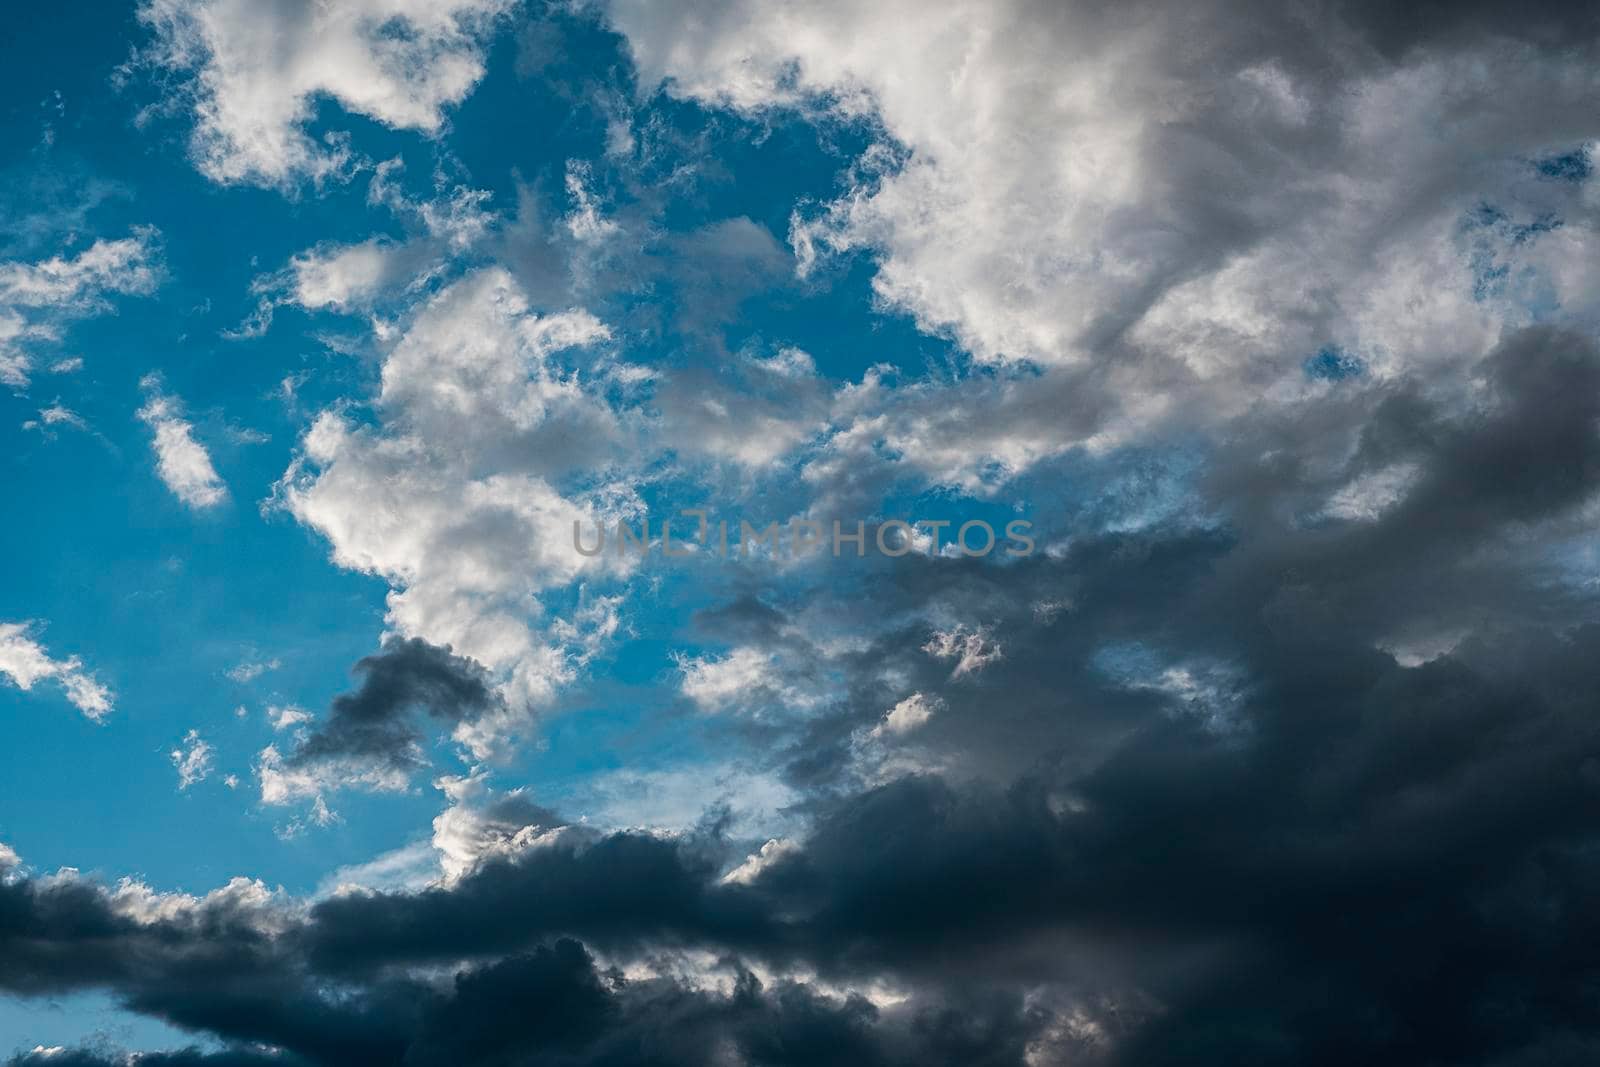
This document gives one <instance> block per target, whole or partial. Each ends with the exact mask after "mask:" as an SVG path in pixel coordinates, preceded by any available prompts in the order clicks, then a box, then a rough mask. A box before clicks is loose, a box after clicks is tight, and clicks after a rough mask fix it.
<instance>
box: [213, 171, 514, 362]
mask: <svg viewBox="0 0 1600 1067" xmlns="http://www.w3.org/2000/svg"><path fill="white" fill-rule="evenodd" d="M401 166H402V164H401V161H400V160H399V159H391V160H388V161H387V162H384V163H380V164H379V165H378V167H377V173H376V174H375V175H374V177H373V179H372V183H371V185H370V187H369V188H368V191H367V202H368V203H369V204H371V205H373V206H382V207H385V208H387V209H388V210H389V211H390V213H391V214H393V215H394V216H395V217H396V218H397V219H398V220H400V221H401V223H402V224H403V225H404V226H405V227H406V229H407V231H408V234H407V236H406V238H405V239H403V240H395V239H392V238H389V237H372V238H369V239H367V240H365V241H360V242H358V243H356V244H332V243H324V244H319V245H317V246H315V247H313V248H308V249H305V250H304V251H302V252H298V253H296V254H295V255H293V256H291V257H290V259H289V262H288V264H287V265H286V266H285V267H284V268H283V269H282V270H278V271H274V272H271V273H269V274H264V275H261V276H260V277H258V278H256V280H255V281H254V282H253V283H252V285H251V289H252V291H253V292H255V294H256V295H257V296H258V298H259V302H258V304H257V306H256V310H255V312H254V313H253V314H252V315H251V316H250V318H249V319H247V320H246V321H245V322H244V324H243V325H242V326H241V327H240V328H239V329H238V330H237V331H234V332H233V333H232V334H230V336H235V337H251V336H256V335H258V334H261V333H264V332H265V331H266V329H267V328H268V327H269V326H270V325H271V324H272V317H273V312H274V311H275V310H276V309H277V308H279V307H281V306H284V305H286V304H292V305H296V306H298V307H302V308H304V309H306V310H307V311H324V310H326V311H333V312H337V313H340V314H348V313H356V312H366V313H370V311H371V310H372V308H373V306H374V305H375V304H377V303H378V301H379V300H381V299H382V298H383V297H385V296H388V295H392V294H400V293H412V292H414V291H416V290H417V289H418V288H420V287H421V286H423V285H424V284H425V283H427V282H428V281H430V280H431V279H433V278H435V277H436V276H437V275H438V274H439V273H440V271H441V270H442V269H443V268H444V266H445V265H446V264H447V263H449V262H450V261H451V260H452V259H453V258H454V257H457V256H459V255H461V254H462V253H464V252H467V251H469V250H471V249H472V248H473V247H474V246H475V245H477V244H478V242H479V241H481V240H482V238H483V237H484V236H485V235H486V234H488V233H489V232H490V231H491V230H492V229H493V227H494V225H495V222H496V218H495V216H494V214H493V213H492V212H490V211H488V210H487V209H486V208H485V207H484V205H485V203H486V202H487V201H488V199H489V197H490V194H489V193H488V192H487V191H485V190H481V189H469V188H467V187H465V186H457V187H456V188H455V189H454V190H453V191H451V192H450V193H448V194H446V193H443V192H441V193H440V195H438V196H437V197H434V198H433V199H421V200H418V199H413V198H411V197H408V196H406V195H405V193H404V191H403V190H402V189H401V188H400V186H399V183H398V182H397V181H396V179H395V176H396V174H398V172H399V171H400V170H401Z"/></svg>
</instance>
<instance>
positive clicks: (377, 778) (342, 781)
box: [255, 745, 411, 826]
mask: <svg viewBox="0 0 1600 1067" xmlns="http://www.w3.org/2000/svg"><path fill="white" fill-rule="evenodd" d="M255 772H256V779H257V781H259V782H260V783H261V803H263V804H266V805H269V806H274V807H276V806H281V805H285V804H293V803H295V802H297V801H301V800H309V801H311V812H312V815H311V818H312V821H313V822H315V823H316V824H317V825H319V826H327V825H329V824H330V823H332V822H333V821H334V819H335V816H334V814H333V812H332V811H331V810H330V809H329V808H328V805H327V800H326V797H327V794H328V793H331V792H334V791H336V790H339V789H345V788H355V789H365V790H367V791H369V792H374V793H403V792H405V791H406V789H407V788H409V787H410V784H411V780H410V777H409V776H408V775H407V774H406V772H405V771H404V770H402V769H397V768H394V767H387V766H381V765H378V764H374V763H372V762H371V761H369V760H357V759H346V760H331V759H330V760H319V761H317V762H315V763H311V764H307V765H305V766H297V765H294V764H292V763H290V762H288V761H287V760H285V759H284V758H283V753H281V752H279V751H278V748H277V746H276V745H268V746H267V747H266V748H264V749H262V750H261V751H260V753H259V754H258V755H257V756H256V765H255Z"/></svg>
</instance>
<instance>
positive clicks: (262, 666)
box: [228, 658, 282, 685]
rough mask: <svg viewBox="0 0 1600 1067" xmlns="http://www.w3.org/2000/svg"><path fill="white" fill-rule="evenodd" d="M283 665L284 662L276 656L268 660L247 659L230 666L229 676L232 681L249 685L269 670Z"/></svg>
mask: <svg viewBox="0 0 1600 1067" xmlns="http://www.w3.org/2000/svg"><path fill="white" fill-rule="evenodd" d="M281 665H282V664H281V663H280V662H279V661H278V660H277V659H275V658H274V659H268V660H248V659H247V660H244V661H242V662H240V663H238V664H237V665H235V666H233V667H230V668H228V678H229V679H230V680H232V681H235V682H238V683H239V684H240V685H247V684H249V683H250V682H253V681H255V680H256V679H257V678H259V677H261V676H262V675H263V674H265V673H267V672H268V671H275V670H277V669H278V668H279V667H280V666H281Z"/></svg>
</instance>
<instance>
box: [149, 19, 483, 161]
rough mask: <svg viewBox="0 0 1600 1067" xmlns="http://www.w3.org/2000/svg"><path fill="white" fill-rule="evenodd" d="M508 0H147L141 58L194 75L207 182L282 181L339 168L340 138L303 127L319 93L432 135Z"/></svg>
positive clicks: (476, 72)
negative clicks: (270, 0) (307, 0)
mask: <svg viewBox="0 0 1600 1067" xmlns="http://www.w3.org/2000/svg"><path fill="white" fill-rule="evenodd" d="M512 6H513V4H512V0H430V2H427V3H421V2H418V0H351V2H344V3H316V4H310V5H299V4H296V5H287V6H285V5H278V4H262V3H257V2H255V0H148V2H147V3H145V4H144V5H143V6H142V7H141V8H140V9H139V18H140V20H141V21H142V22H144V23H145V24H146V25H147V26H148V27H149V28H150V29H151V30H152V32H153V33H154V35H155V44H154V48H153V50H152V53H151V58H152V59H153V60H154V61H155V62H157V63H159V64H161V65H163V66H166V67H169V68H171V69H174V70H178V71H182V72H190V73H192V74H193V80H192V82H191V83H190V85H189V87H188V91H189V94H190V102H191V104H192V107H193V109H194V117H195V130H194V136H193V139H192V141H191V145H190V148H191V152H192V154H193V157H194V160H195V163H196V165H197V166H198V167H199V168H200V170H201V172H202V173H203V174H205V175H206V176H207V177H208V178H210V179H212V180H213V181H217V182H224V183H233V182H246V183H252V184H260V185H277V186H286V185H290V184H293V183H294V182H296V181H298V180H300V179H302V178H306V177H309V178H311V179H313V180H317V181H320V180H323V179H325V178H328V177H330V176H334V175H337V174H339V173H341V172H343V171H345V170H347V169H348V167H349V165H350V162H351V160H350V157H349V151H348V149H347V148H346V147H345V145H344V142H343V140H342V139H341V138H337V137H333V138H325V139H324V140H323V141H322V142H321V143H318V142H316V141H313V140H312V139H311V138H310V137H309V136H308V135H307V134H306V132H305V127H306V125H307V124H308V123H309V122H310V121H311V120H312V119H313V118H314V116H315V113H316V105H317V102H318V100H319V99H320V98H323V97H327V98H331V99H333V100H336V101H337V102H338V103H339V105H340V106H342V107H343V108H344V109H345V110H347V111H349V112H351V113H353V114H357V115H364V116H366V117H368V118H371V119H374V120H376V121H378V122H381V123H383V124H384V125H387V126H390V127H393V128H396V129H406V130H418V131H420V132H422V133H425V134H434V133H437V132H438V131H439V130H440V129H441V127H442V126H443V125H444V122H445V113H446V111H447V110H448V109H449V108H450V107H452V106H454V105H456V104H459V103H460V102H461V101H462V100H464V99H465V98H466V97H467V94H468V93H470V92H471V91H472V88H473V86H475V85H476V84H477V82H478V80H479V79H480V78H482V77H483V71H484V65H483V51H484V42H485V39H486V37H487V36H488V33H489V31H490V30H491V29H492V27H493V25H494V23H495V20H496V19H497V18H498V17H499V16H500V15H501V14H503V13H505V12H506V11H508V10H510V8H511V7H512Z"/></svg>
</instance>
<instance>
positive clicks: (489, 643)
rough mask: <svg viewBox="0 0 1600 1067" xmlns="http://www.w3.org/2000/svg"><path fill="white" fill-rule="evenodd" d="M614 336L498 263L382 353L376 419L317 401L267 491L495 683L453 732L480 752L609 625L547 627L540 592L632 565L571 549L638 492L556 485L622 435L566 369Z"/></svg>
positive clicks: (406, 620)
mask: <svg viewBox="0 0 1600 1067" xmlns="http://www.w3.org/2000/svg"><path fill="white" fill-rule="evenodd" d="M607 336H608V334H607V331H606V329H605V327H604V326H603V325H601V324H600V323H599V322H598V321H596V320H595V319H594V318H593V317H592V316H590V315H587V314H585V313H583V312H580V311H573V312H564V313H560V314H556V315H550V316H543V317H541V316H538V315H535V314H534V313H532V312H531V311H530V310H529V309H528V305H527V302H526V299H525V297H524V296H523V295H522V293H521V292H520V290H519V289H518V287H517V285H516V283H515V282H514V281H513V280H512V279H511V277H510V276H509V275H508V274H507V273H506V272H504V271H503V270H499V269H495V268H491V269H488V270H484V271H481V272H478V273H475V274H472V275H469V276H467V277H466V278H464V279H462V280H460V281H458V282H456V283H454V284H452V285H450V286H449V287H447V288H445V289H444V290H443V291H441V292H440V293H438V294H437V295H436V296H434V297H432V298H430V299H429V300H428V301H427V302H426V303H425V304H424V305H423V306H422V307H421V308H420V309H419V310H418V311H417V313H416V314H415V316H414V317H413V318H412V319H411V321H410V322H409V323H408V324H407V326H406V327H405V329H404V331H403V332H402V333H401V334H400V335H399V336H398V338H397V340H396V341H395V342H394V344H393V347H392V348H391V349H390V350H389V352H388V354H387V356H386V357H385V359H384V363H383V371H382V382H381V388H380V392H379V394H378V396H377V398H376V408H377V412H378V416H379V418H378V422H377V424H376V425H359V424H357V423H355V422H354V421H353V420H351V419H350V418H349V416H348V415H347V414H345V413H343V412H340V411H327V412H324V413H323V414H321V415H320V416H318V417H317V419H316V420H315V422H314V423H313V424H312V427H311V429H310V430H309V431H308V432H307V433H306V434H305V436H304V438H303V440H302V443H301V445H302V447H301V451H300V454H299V456H298V457H297V459H296V460H295V463H294V465H293V466H292V467H291V468H290V469H289V471H287V472H286V473H285V475H284V477H283V479H282V480H281V482H280V483H279V485H278V488H277V494H276V496H277V501H278V504H279V506H281V507H282V508H284V509H285V510H287V511H288V512H289V513H290V514H292V515H293V516H294V517H295V518H296V519H298V520H299V521H301V522H302V523H304V524H305V525H307V526H309V527H311V528H312V529H314V530H316V531H318V532H319V533H320V534H322V535H323V536H324V537H326V538H327V539H328V542H329V543H330V545H331V547H332V549H333V559H334V562H336V563H338V564H339V565H340V566H343V567H347V568H350V569H353V570H359V571H362V572H365V573H369V574H375V575H378V576H380V577H383V578H385V579H386V580H388V581H389V583H390V586H391V592H390V595H389V599H388V605H389V614H388V621H389V623H390V625H391V626H392V627H393V628H394V630H395V631H396V632H397V633H399V634H401V635H403V636H406V637H418V638H422V639H425V640H427V641H429V642H432V643H434V644H437V645H446V646H449V647H451V648H453V649H455V650H456V651H457V652H458V653H459V654H461V655H464V656H469V657H471V658H473V659H475V660H477V661H478V662H480V663H482V664H484V665H485V666H486V667H488V668H489V669H490V670H491V671H492V672H493V673H494V674H495V675H496V676H497V678H498V679H500V680H502V681H503V683H504V684H505V685H506V687H507V688H506V694H507V696H508V701H507V702H506V704H505V705H504V706H503V707H502V708H501V709H500V711H501V712H502V713H503V714H498V715H494V716H487V717H478V718H476V719H473V720H472V721H471V722H463V723H462V724H461V725H460V728H459V729H458V732H457V737H458V740H461V741H462V742H463V743H464V744H467V745H468V746H469V747H470V748H472V750H473V751H474V752H476V753H478V754H480V755H483V754H487V753H488V752H489V751H491V750H492V749H493V748H494V747H495V746H496V745H497V744H498V743H499V742H500V741H502V740H504V738H505V736H506V735H507V734H508V733H510V732H512V731H515V730H516V729H517V728H518V726H519V725H520V724H524V723H525V722H526V714H527V712H528V709H529V708H531V707H534V706H537V705H539V704H542V703H546V702H548V701H549V700H550V698H551V696H552V695H553V693H554V692H555V690H556V689H557V688H558V687H559V686H561V685H563V684H565V683H566V682H567V681H569V680H570V679H571V678H572V677H573V672H574V669H575V667H574V664H575V661H576V659H581V657H583V656H585V655H587V654H589V652H590V651H591V646H590V643H589V638H590V637H591V636H592V635H593V634H594V633H597V632H603V631H608V630H610V629H614V620H613V619H612V618H611V615H610V613H608V612H605V611H591V612H588V613H587V614H585V613H581V612H580V613H577V614H574V615H573V616H572V617H571V618H568V619H566V620H564V623H565V625H563V626H553V625H552V624H550V623H548V622H542V621H541V620H540V618H539V616H540V613H541V608H540V604H539V601H538V599H537V598H538V597H539V595H540V594H541V593H543V592H545V591H546V590H548V589H550V588H552V587H562V586H567V585H569V584H571V583H573V582H575V581H576V580H579V579H580V578H583V577H585V576H588V575H599V574H604V573H607V572H608V571H610V570H625V569H626V568H628V567H630V566H631V565H632V562H631V561H630V560H623V559H619V558H618V557H616V556H612V555H609V554H608V555H607V556H606V557H603V558H601V557H596V558H590V557H585V556H583V555H580V554H579V553H578V552H576V551H574V550H573V548H572V531H573V524H574V522H579V521H581V522H582V523H584V524H585V525H587V524H589V523H590V522H593V521H595V520H596V519H597V518H598V519H599V521H602V522H609V523H615V521H616V520H617V518H618V517H620V516H624V515H629V514H631V513H632V512H633V511H634V510H635V509H636V507H637V505H636V504H635V503H634V501H633V493H632V490H631V488H630V487H628V486H627V485H626V483H623V482H620V481H619V482H615V483H612V482H608V481H601V482H599V483H598V484H596V483H594V482H591V483H590V485H589V486H587V487H585V488H584V489H583V490H582V491H580V492H579V493H577V494H574V495H567V494H564V493H563V492H561V491H559V490H558V489H557V487H556V485H555V484H554V480H555V479H556V478H557V477H559V476H561V475H565V474H568V473H569V472H571V471H573V470H574V469H580V468H581V469H593V466H594V465H596V464H597V462H598V461H600V460H601V457H603V456H605V455H607V454H609V453H610V451H611V449H612V448H613V447H614V442H615V440H616V439H617V438H618V436H619V435H620V433H621V432H622V431H621V428H620V424H619V421H618V417H617V416H616V415H615V414H614V413H613V412H612V411H611V409H610V408H609V406H607V405H606V404H605V402H604V400H603V399H602V398H599V397H597V396H596V394H595V393H594V392H593V391H592V390H593V389H596V388H599V387H601V384H596V383H591V382H589V381H587V380H586V376H585V374H584V373H583V372H582V371H580V370H578V369H576V368H569V367H566V366H564V365H563V364H562V358H563V357H564V356H565V355H567V354H569V353H570V351H571V350H574V349H578V348H582V347H584V346H592V345H595V344H598V343H600V342H602V341H604V340H605V338H606V337H607ZM602 384H603V383H602ZM601 469H602V470H603V468H601ZM601 603H602V602H601V601H598V600H597V601H596V602H595V604H601ZM591 606H593V605H591Z"/></svg>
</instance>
